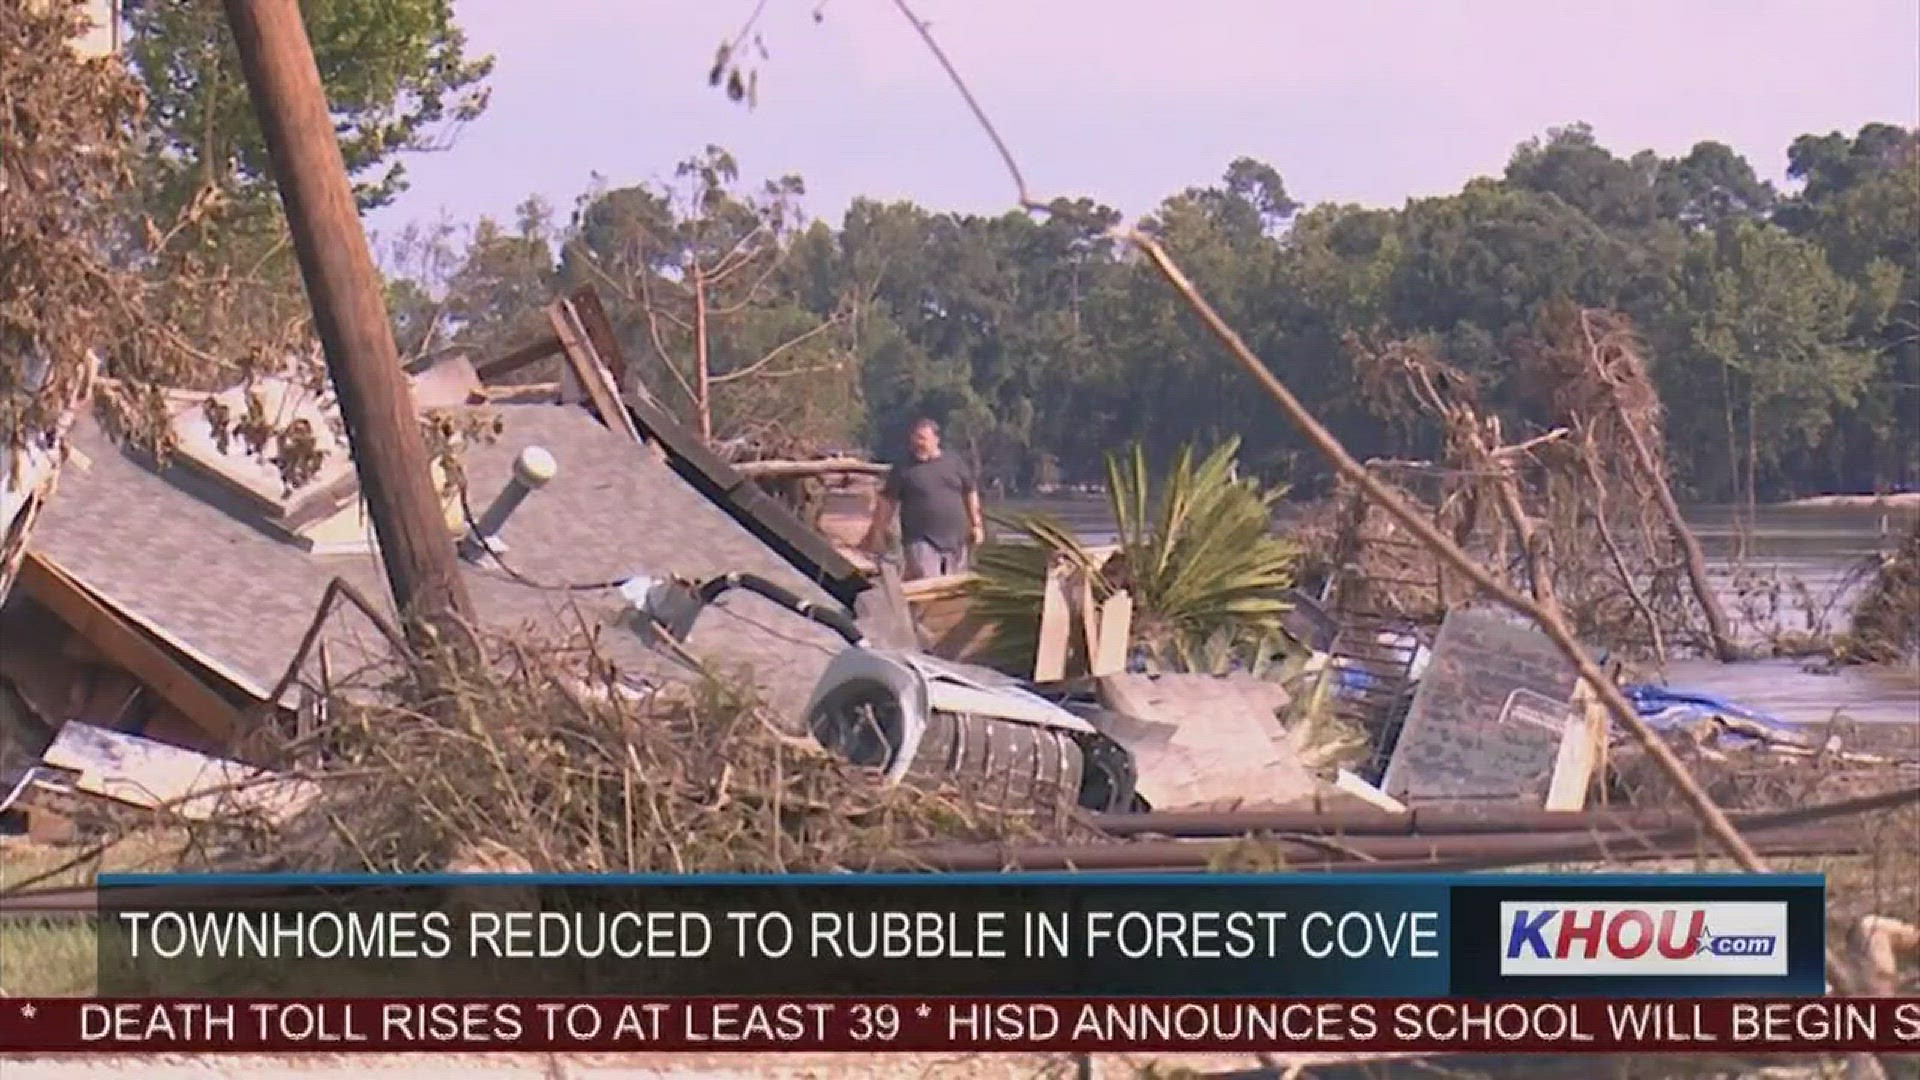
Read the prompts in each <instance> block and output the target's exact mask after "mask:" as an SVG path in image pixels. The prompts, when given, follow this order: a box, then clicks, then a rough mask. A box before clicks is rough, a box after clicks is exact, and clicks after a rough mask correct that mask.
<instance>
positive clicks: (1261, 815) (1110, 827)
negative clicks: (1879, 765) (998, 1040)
mask: <svg viewBox="0 0 1920 1080" xmlns="http://www.w3.org/2000/svg"><path fill="white" fill-rule="evenodd" d="M1913 802H1920V788H1899V789H1896V790H1893V791H1885V792H1880V793H1878V794H1874V795H1865V796H1860V797H1858V798H1853V799H1847V800H1843V801H1840V802H1835V803H1828V804H1823V805H1819V806H1806V807H1795V808H1792V809H1788V810H1773V811H1759V812H1756V811H1745V812H1735V813H1731V814H1729V815H1728V817H1729V818H1730V819H1731V820H1732V821H1733V823H1734V826H1735V827H1736V828H1744V827H1748V826H1749V825H1751V824H1754V823H1773V824H1778V823H1781V822H1786V823H1795V822H1803V821H1818V820H1820V819H1821V818H1823V817H1827V816H1832V815H1836V814H1839V815H1844V814H1852V813H1867V812H1870V811H1873V810H1885V809H1890V808H1893V807H1897V806H1901V805H1905V804H1908V803H1913ZM1088 819H1089V822H1090V823H1091V824H1092V825H1093V826H1094V827H1095V828H1098V829H1099V830H1100V831H1102V832H1104V833H1106V834H1108V835H1109V836H1171V837H1223V836H1244V835H1246V834H1248V833H1257V832H1290V833H1316V834H1320V835H1340V836H1462V835H1469V834H1474V833H1508V832H1532V833H1573V832H1589V831H1593V830H1600V831H1614V830H1620V829H1633V830H1659V829H1675V828H1681V829H1686V828H1691V827H1692V823H1693V822H1694V821H1695V820H1696V819H1695V817H1694V815H1693V813H1692V812H1691V811H1689V810H1686V809H1684V808H1681V807H1665V808H1652V809H1626V810H1543V809H1540V808H1539V807H1533V806H1514V805H1503V804H1493V805H1485V806H1473V805H1458V804H1455V805H1440V806H1416V807H1413V808H1412V809H1409V810H1406V811H1403V812H1399V813H1396V812H1393V811H1389V810H1372V809H1347V808H1345V807H1342V808H1340V809H1337V810H1321V809H1298V810H1291V809H1280V810H1219V811H1199V812H1180V811H1171V812H1166V811H1162V812H1153V813H1145V814H1091V815H1088Z"/></svg>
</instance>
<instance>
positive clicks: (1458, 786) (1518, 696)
mask: <svg viewBox="0 0 1920 1080" xmlns="http://www.w3.org/2000/svg"><path fill="white" fill-rule="evenodd" d="M1577 678H1578V676H1577V675H1576V674H1575V672H1574V669H1573V667H1572V666H1571V665H1569V664H1568V663H1567V661H1566V658H1565V657H1564V656H1562V655H1561V654H1560V651H1559V649H1558V648H1556V647H1555V646H1554V644H1553V642H1552V641H1551V640H1550V639H1548V638H1547V636H1546V635H1544V634H1542V633H1540V631H1539V630H1537V629H1535V628H1534V627H1533V626H1531V625H1528V624H1525V623H1521V622H1518V621H1517V620H1515V619H1513V618H1510V617H1508V616H1507V615H1505V614H1504V613H1502V612H1499V611H1495V610H1491V609H1485V608H1460V609H1456V610H1455V611H1453V612H1452V613H1451V614H1449V615H1448V616H1447V620H1446V622H1445V623H1443V624H1441V627H1440V634H1439V637H1438V638H1437V639H1436V640H1435V641H1434V644H1433V653H1432V659H1431V661H1430V662H1429V663H1428V665H1427V670H1426V673H1425V675H1424V676H1423V677H1422V678H1421V680H1420V686H1419V689H1418V690H1416V691H1415V692H1414V697H1413V704H1412V706H1411V708H1409V710H1408V712H1407V720H1406V724H1405V725H1404V726H1403V727H1402V728H1401V730H1400V738H1399V741H1398V742H1397V743H1396V744H1395V746H1394V750H1393V756H1392V758H1391V760H1390V761H1389V762H1388V765H1387V769H1386V774H1385V775H1384V776H1383V777H1382V778H1381V782H1380V788H1381V790H1382V791H1384V792H1386V794H1388V795H1390V796H1392V797H1393V798H1396V799H1399V800H1401V801H1403V802H1409V803H1411V802H1416V801H1419V800H1432V799H1521V798H1525V799H1538V798H1540V796H1541V793H1542V791H1543V790H1544V788H1545V786H1546V783H1547V780H1548V777H1549V776H1550V775H1551V774H1552V772H1553V766H1554V761H1555V759H1556V758H1557V757H1558V755H1559V752H1560V742H1561V736H1562V733H1563V732H1564V730H1565V724H1566V719H1567V716H1568V713H1569V709H1570V705H1569V698H1571V696H1572V694H1573V687H1574V683H1575V681H1576V679H1577Z"/></svg>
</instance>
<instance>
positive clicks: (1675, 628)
mask: <svg viewBox="0 0 1920 1080" xmlns="http://www.w3.org/2000/svg"><path fill="white" fill-rule="evenodd" d="M1348 345H1349V348H1350V350H1351V351H1352V353H1353V356H1354V362H1355V367H1356V370H1357V371H1358V372H1359V375H1360V379H1361V383H1362V386H1363V388H1364V391H1365V393H1366V394H1367V395H1368V398H1369V401H1370V403H1371V405H1372V407H1373V408H1374V409H1375V410H1376V411H1377V412H1378V413H1379V414H1380V415H1381V416H1382V418H1383V419H1386V420H1389V421H1390V422H1397V423H1403V424H1412V425H1422V424H1434V425H1437V426H1438V428H1439V431H1440V434H1441V437H1442V447H1443V448H1442V451H1441V453H1440V455H1439V457H1438V459H1437V460H1434V461H1398V460H1375V461H1371V462H1368V463H1367V465H1368V468H1369V470H1370V471H1371V472H1373V473H1374V474H1375V479H1376V482H1378V483H1382V484H1386V485H1391V486H1392V487H1393V488H1394V489H1395V490H1396V492H1397V493H1398V494H1399V495H1400V496H1401V498H1402V499H1404V500H1407V501H1409V502H1410V503H1411V504H1412V505H1413V506H1414V507H1416V508H1418V510H1419V511H1420V512H1422V513H1423V514H1424V515H1425V516H1426V517H1427V518H1428V519H1429V520H1431V521H1432V522H1433V523H1434V524H1435V525H1436V526H1437V527H1438V528H1439V529H1440V530H1441V531H1442V532H1443V533H1444V534H1445V535H1447V536H1449V537H1451V538H1452V540H1453V541H1454V542H1455V543H1456V544H1457V545H1459V546H1460V547H1461V548H1462V549H1463V550H1465V551H1466V552H1468V553H1470V554H1471V555H1473V556H1474V557H1475V558H1477V559H1478V560H1479V561H1480V562H1481V563H1482V564H1484V565H1485V566H1487V567H1488V568H1490V569H1492V570H1494V571H1495V572H1497V573H1498V574H1500V575H1501V576H1502V577H1503V578H1504V579H1505V580H1506V581H1508V582H1509V583H1510V584H1512V585H1513V587H1515V588H1516V589H1519V590H1523V591H1525V592H1526V593H1528V594H1530V595H1532V596H1535V597H1536V598H1543V597H1553V598H1555V599H1556V600H1557V601H1558V603H1559V604H1560V605H1561V606H1562V607H1563V608H1564V609H1565V610H1566V611H1567V613H1568V614H1569V616H1570V617H1571V618H1572V620H1573V623H1574V630H1575V632H1576V633H1577V634H1578V636H1579V637H1580V638H1581V639H1582V640H1584V641H1589V642H1594V643H1597V644H1601V645H1604V646H1606V647H1608V648H1610V649H1613V650H1617V651H1622V652H1627V653H1630V654H1634V655H1640V656H1651V657H1654V658H1656V659H1660V660H1663V661H1664V659H1665V658H1666V657H1667V656H1668V655H1670V654H1671V653H1672V652H1674V651H1676V650H1678V649H1682V648H1689V649H1702V650H1707V651H1712V652H1715V653H1718V654H1721V655H1723V656H1724V655H1729V654H1731V653H1733V652H1735V651H1736V650H1735V647H1734V645H1733V642H1732V637H1731V633H1730V632H1729V630H1728V629H1727V618H1726V615H1725V613H1724V612H1723V611H1722V610H1721V608H1720V604H1719V601H1718V599H1717V598H1716V597H1715V596H1714V594H1713V592H1712V590H1711V588H1710V587H1709V586H1708V584H1707V582H1706V570H1705V559H1704V556H1703V555H1702V554H1701V552H1700V549H1699V545H1698V542H1697V541H1696V540H1694V538H1693V536H1692V534H1691V533H1690V532H1689V531H1688V530H1687V528H1686V526H1685V525H1684V523H1683V522H1682V521H1681V519H1680V512H1679V508H1678V506H1677V505H1675V504H1674V502H1673V496H1672V492H1671V489H1670V487H1669V484H1668V477H1667V467H1666V464H1665V462H1664V460H1663V459H1662V456H1661V452H1660V449H1659V448H1660V446H1661V445H1662V437H1661V430H1660V424H1661V415H1660V403H1659V398H1658V395H1657V394H1656V392H1655V391H1654V388H1653V384H1652V381H1651V379H1650V378H1649V377H1648V375H1647V371H1646V365H1645V363H1644V361H1643V360H1642V359H1641V356H1640V353H1639V347H1638V345H1637V343H1636V341H1635V339H1634V337H1633V335H1632V332H1631V330H1630V328H1628V327H1627V326H1626V325H1625V323H1624V321H1623V320H1622V319H1621V318H1620V317H1619V316H1618V315H1615V314H1613V313H1610V312H1604V311H1591V310H1580V309H1574V308H1561V309H1555V310H1552V311H1549V312H1548V313H1546V314H1545V315H1544V316H1543V317H1542V319H1541V321H1540V325H1539V327H1538V330H1537V333H1536V335H1535V337H1534V338H1533V339H1532V340H1530V341H1526V342H1523V343H1521V344H1520V345H1519V347H1518V348H1517V350H1516V352H1517V357H1516V359H1517V361H1518V363H1519V365H1520V367H1521V370H1522V373H1523V378H1524V381H1525V383H1526V384H1527V385H1528V387H1529V397H1530V398H1531V399H1532V400H1533V401H1534V402H1536V403H1537V404H1538V406H1539V413H1540V416H1541V418H1542V419H1543V420H1544V421H1545V423H1546V424H1548V425H1550V426H1544V427H1542V428H1540V429H1538V430H1530V431H1527V432H1524V433H1515V432H1510V431H1508V430H1505V427H1506V425H1504V424H1503V422H1502V419H1501V418H1500V417H1499V416H1498V415H1495V414H1494V413H1493V411H1492V410H1491V409H1489V408H1488V407H1487V406H1486V405H1484V404H1483V402H1482V401H1481V397H1480V390H1479V387H1478V386H1477V385H1476V383H1475V380H1474V379H1473V378H1472V377H1471V376H1470V375H1468V374H1467V373H1466V372H1464V371H1462V370H1461V369H1459V368H1457V367H1455V366H1454V365H1452V364H1451V363H1449V362H1448V361H1447V360H1446V358H1445V357H1444V356H1442V355H1441V354H1440V353H1439V351H1438V350H1437V347H1436V346H1435V345H1434V343H1433V342H1431V341H1428V340H1425V339H1410V340H1401V341H1390V342H1384V343H1379V342H1367V341H1364V340H1361V339H1358V338H1354V339H1350V340H1349V342H1348ZM1312 527H1313V528H1314V529H1315V530H1316V531H1317V532H1318V533H1320V534H1322V539H1323V540H1324V541H1325V544H1326V546H1325V548H1324V549H1323V550H1327V551H1333V552H1339V553H1340V554H1339V556H1338V558H1339V564H1338V565H1337V566H1326V567H1323V572H1330V573H1337V574H1341V575H1344V576H1345V577H1346V578H1348V579H1350V580H1349V581H1343V582H1342V584H1343V586H1348V587H1349V594H1350V595H1351V590H1352V589H1353V588H1358V589H1361V590H1368V589H1371V591H1370V592H1369V594H1368V595H1367V596H1365V597H1358V596H1356V597H1355V599H1356V600H1360V601H1362V602H1364V603H1365V604H1367V605H1370V609H1371V610H1378V611H1388V612H1392V613H1394V614H1397V615H1400V616H1403V617H1405V618H1407V619H1409V620H1410V621H1414V622H1421V623H1428V624H1433V623H1437V622H1438V621H1439V619H1440V617H1441V616H1442V615H1443V614H1444V613H1445V611H1446V610H1447V609H1448V608H1449V607H1451V606H1453V605H1455V604H1457V603H1459V602H1461V601H1462V600H1465V599H1470V598H1472V597H1473V596H1474V595H1475V590H1473V589H1472V588H1471V587H1470V586H1469V585H1468V584H1467V582H1465V581H1464V580H1463V579H1462V578H1461V577H1460V576H1459V575H1458V574H1457V573H1454V572H1452V570H1451V568H1450V567H1448V566H1447V565H1446V564H1445V562H1444V561H1443V560H1439V559H1437V558H1436V557H1435V555H1434V554H1433V553H1432V552H1431V551H1429V550H1427V548H1426V547H1425V546H1424V545H1422V544H1420V543H1417V542H1415V540H1414V539H1413V538H1412V537H1410V536H1408V535H1407V534H1406V533H1405V531H1404V529H1403V528H1402V527H1401V526H1400V525H1399V524H1398V523H1397V522H1395V521H1394V520H1393V518H1392V517H1391V516H1390V515H1388V514H1386V513H1384V512H1383V511H1381V510H1380V509H1378V508H1377V507H1376V506H1375V505H1374V504H1372V503H1370V502H1369V501H1367V500H1366V499H1364V498H1362V497H1361V496H1360V493H1359V492H1358V491H1357V490H1356V489H1355V488H1354V487H1353V486H1352V485H1350V484H1349V485H1347V486H1346V487H1345V489H1344V490H1343V494H1342V496H1341V497H1340V498H1337V499H1336V500H1335V503H1334V510H1333V512H1332V513H1331V514H1328V513H1322V514H1321V515H1320V516H1319V519H1318V520H1317V521H1316V522H1315V523H1314V524H1313V526H1312ZM1370 583H1384V585H1385V587H1384V588H1381V587H1380V586H1379V585H1376V584H1370Z"/></svg>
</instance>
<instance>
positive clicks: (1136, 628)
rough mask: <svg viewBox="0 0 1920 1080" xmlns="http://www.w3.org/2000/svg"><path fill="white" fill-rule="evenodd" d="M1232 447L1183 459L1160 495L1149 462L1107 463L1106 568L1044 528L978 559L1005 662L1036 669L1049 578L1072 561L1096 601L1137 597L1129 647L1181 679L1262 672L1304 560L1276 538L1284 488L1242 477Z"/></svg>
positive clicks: (1035, 525) (1065, 536)
mask: <svg viewBox="0 0 1920 1080" xmlns="http://www.w3.org/2000/svg"><path fill="white" fill-rule="evenodd" d="M1238 452H1239V443H1238V441H1237V440H1229V441H1227V442H1226V443H1224V444H1223V445H1221V446H1219V447H1218V448H1216V449H1215V450H1214V451H1213V452H1212V453H1210V454H1208V455H1207V456H1206V457H1205V458H1204V459H1202V460H1201V461H1199V462H1198V463H1197V464H1196V463H1195V461H1194V455H1193V451H1192V448H1191V447H1186V448H1182V450H1181V452H1180V455H1179V457H1178V459H1177V460H1176V461H1175V463H1174V465H1173V468H1172V469H1171V470H1170V471H1169V472H1168V473H1167V475H1166V477H1165V479H1164V480H1163V481H1162V483H1161V485H1160V490H1159V492H1158V497H1157V498H1156V497H1155V493H1154V490H1153V487H1154V485H1153V480H1152V476H1151V474H1150V473H1149V471H1148V468H1147V459H1146V454H1145V452H1144V450H1143V449H1142V448H1141V447H1140V446H1139V445H1138V444H1136V445H1135V446H1134V447H1133V448H1132V449H1131V451H1130V452H1129V453H1127V454H1115V455H1109V457H1108V459H1107V470H1108V488H1107V492H1108V495H1107V497H1108V505H1109V508H1110V509H1111V511H1112V514H1113V523H1114V531H1115V534H1116V539H1117V545H1118V549H1119V550H1118V552H1117V553H1116V554H1115V555H1114V557H1113V559H1112V561H1111V562H1105V563H1103V562H1101V561H1100V560H1099V559H1098V558H1097V557H1096V555H1095V554H1094V553H1093V552H1090V551H1089V550H1088V549H1087V548H1086V547H1085V546H1084V545H1083V544H1082V543H1081V542H1080V541H1079V539H1078V538H1076V537H1075V536H1074V535H1073V534H1072V533H1071V532H1070V531H1069V530H1067V529H1065V528H1063V527H1062V526H1061V525H1059V524H1058V523H1057V522H1056V521H1054V520H1052V519H1050V518H1047V517H1044V516H1036V517H1028V518H1019V519H1015V520H1013V521H1011V522H1009V524H1011V525H1013V526H1014V527H1016V528H1017V529H1019V531H1020V532H1021V533H1022V535H1023V537H1024V539H1025V541H1026V542H1025V543H1017V544H997V545H992V546H989V547H988V548H987V549H986V550H985V551H983V552H981V554H980V557H979V559H978V563H979V569H980V577H981V580H980V582H979V584H978V586H977V588H978V592H977V594H976V597H975V601H974V602H975V603H976V604H977V605H978V607H977V609H976V610H978V611H979V612H980V613H981V615H983V616H984V617H986V618H988V619H991V620H993V621H995V622H996V623H997V624H998V627H999V630H998V634H997V636H996V642H997V643H998V644H1000V645H1001V646H1003V647H1004V648H1005V650H1006V655H1005V657H1004V658H1005V659H1008V660H1010V661H1014V662H1020V661H1021V660H1022V659H1024V660H1025V661H1028V662H1030V661H1031V658H1032V656H1033V649H1034V644H1035V642H1036V640H1037V633H1038V628H1039V618H1040V615H1039V613H1040V601H1041V595H1042V590H1043V588H1044V582H1045V575H1046V573H1047V567H1048V565H1049V563H1050V562H1052V561H1053V560H1056V559H1059V560H1065V562H1066V563H1067V564H1068V565H1069V566H1070V567H1072V568H1073V569H1074V570H1076V571H1079V572H1081V573H1085V574H1087V575H1088V576H1089V577H1090V578H1091V579H1092V580H1093V581H1094V594H1095V597H1096V599H1104V598H1105V597H1106V596H1108V595H1111V594H1112V593H1113V592H1114V591H1116V590H1118V589H1125V590H1127V591H1128V592H1129V593H1131V594H1132V597H1133V603H1134V615H1133V641H1134V643H1135V644H1136V645H1137V646H1139V647H1141V648H1144V649H1145V650H1146V651H1147V653H1148V654H1149V656H1150V657H1152V658H1153V660H1154V661H1155V662H1156V663H1158V664H1160V665H1162V666H1167V667H1174V668H1179V669H1182V670H1219V669H1221V668H1223V667H1225V666H1226V665H1227V664H1228V663H1230V662H1232V661H1234V660H1240V661H1242V662H1245V663H1248V664H1250V665H1253V666H1262V665H1264V663H1265V661H1266V659H1267V658H1268V657H1270V656H1271V655H1272V654H1273V653H1274V651H1275V650H1276V649H1277V647H1278V646H1279V644H1280V642H1281V640H1282V630H1281V618H1282V616H1283V615H1285V613H1286V611H1287V609H1288V606H1289V605H1288V602H1287V590H1288V589H1290V588H1291V587H1292V586H1293V580H1294V578H1293V571H1294V566H1295V564H1296V563H1297V561H1298V559H1299V555H1300V549H1299V547H1298V546H1297V545H1295V544H1294V543H1292V542H1291V541H1288V540H1284V539H1281V538H1279V537H1276V536H1274V535H1273V533H1272V528H1273V524H1272V522H1273V517H1272V515H1273V507H1274V504H1275V503H1276V502H1278V501H1279V500H1280V499H1281V498H1282V497H1283V496H1284V495H1285V493H1286V492H1285V489H1284V488H1272V487H1265V486H1263V485H1261V484H1260V483H1259V482H1258V481H1257V480H1254V479H1252V478H1250V477H1242V476H1240V475H1238V469H1237V455H1238Z"/></svg>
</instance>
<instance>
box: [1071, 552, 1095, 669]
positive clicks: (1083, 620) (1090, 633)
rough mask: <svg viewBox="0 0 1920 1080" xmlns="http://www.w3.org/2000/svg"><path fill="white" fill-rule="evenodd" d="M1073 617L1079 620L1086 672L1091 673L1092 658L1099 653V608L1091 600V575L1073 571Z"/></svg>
mask: <svg viewBox="0 0 1920 1080" xmlns="http://www.w3.org/2000/svg"><path fill="white" fill-rule="evenodd" d="M1073 577H1074V585H1075V587H1074V605H1073V606H1074V608H1075V610H1074V617H1075V618H1077V619H1079V620H1080V637H1081V640H1082V644H1083V645H1084V646H1085V648H1086V652H1087V673H1088V674H1093V658H1094V657H1096V656H1098V655H1100V609H1099V606H1098V605H1097V604H1095V603H1094V600H1093V576H1092V575H1091V574H1085V573H1075V574H1074V575H1073Z"/></svg>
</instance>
